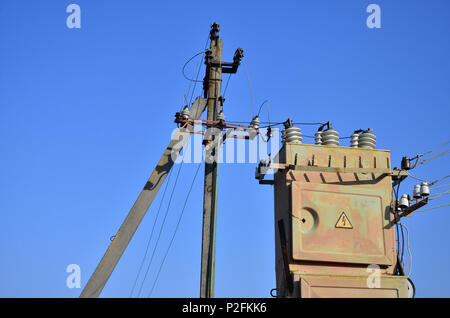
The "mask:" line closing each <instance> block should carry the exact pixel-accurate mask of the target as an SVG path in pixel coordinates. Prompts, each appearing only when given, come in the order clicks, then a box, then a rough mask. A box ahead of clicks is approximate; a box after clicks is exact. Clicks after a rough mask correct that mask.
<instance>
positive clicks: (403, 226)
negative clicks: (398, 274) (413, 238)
mask: <svg viewBox="0 0 450 318" xmlns="http://www.w3.org/2000/svg"><path fill="white" fill-rule="evenodd" d="M400 225H401V227H402V228H405V230H406V239H407V245H406V246H407V248H408V253H409V272H408V276H407V277H408V278H409V276H411V271H412V264H413V258H412V253H411V250H410V248H409V231H408V228H407V227H406V225H404V224H403V223H401V222H400ZM403 268H404V267H403Z"/></svg>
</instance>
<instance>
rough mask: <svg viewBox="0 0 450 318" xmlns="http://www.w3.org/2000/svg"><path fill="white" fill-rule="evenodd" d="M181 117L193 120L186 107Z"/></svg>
mask: <svg viewBox="0 0 450 318" xmlns="http://www.w3.org/2000/svg"><path fill="white" fill-rule="evenodd" d="M181 116H182V117H183V119H190V118H191V112H190V111H189V108H188V107H187V106H185V107H184V108H183V111H182V112H181Z"/></svg>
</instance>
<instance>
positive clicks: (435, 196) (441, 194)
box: [430, 190, 450, 200]
mask: <svg viewBox="0 0 450 318" xmlns="http://www.w3.org/2000/svg"><path fill="white" fill-rule="evenodd" d="M449 193H450V190H448V191H445V192H440V193H435V194H432V195H430V200H435V199H437V198H439V197H441V196H443V195H446V194H449Z"/></svg>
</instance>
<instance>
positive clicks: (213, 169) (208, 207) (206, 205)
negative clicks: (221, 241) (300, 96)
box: [200, 23, 223, 298]
mask: <svg viewBox="0 0 450 318" xmlns="http://www.w3.org/2000/svg"><path fill="white" fill-rule="evenodd" d="M218 32H219V25H218V24H217V23H213V24H212V25H211V31H210V39H211V45H210V53H211V55H210V57H209V58H208V56H207V59H206V64H207V67H206V74H205V77H206V80H207V85H208V86H207V87H205V89H207V95H208V118H207V119H208V120H217V115H218V113H219V111H220V102H219V97H220V91H221V84H222V68H221V67H220V63H221V62H222V45H223V43H222V39H219V36H218V34H217V33H218ZM209 62H215V63H214V65H217V63H219V66H218V67H217V66H214V67H213V66H211V65H208V63H209ZM214 138H219V136H212V141H209V142H210V143H211V142H214ZM215 141H216V143H215V144H216V147H214V150H212V152H211V157H212V158H213V160H212V162H208V161H207V160H205V180H204V199H203V232H202V264H201V279H200V281H201V283H200V297H202V298H211V297H214V268H215V245H216V215H217V176H218V158H219V145H220V143H217V140H215Z"/></svg>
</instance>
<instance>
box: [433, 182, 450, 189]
mask: <svg viewBox="0 0 450 318" xmlns="http://www.w3.org/2000/svg"><path fill="white" fill-rule="evenodd" d="M448 186H450V183H447V184H443V185H440V186H437V187H431V188H430V189H439V188H444V187H448Z"/></svg>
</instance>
